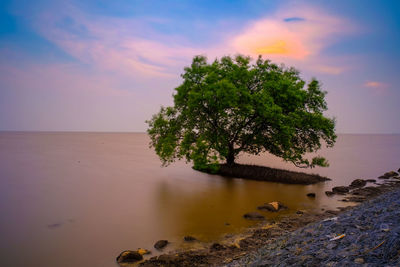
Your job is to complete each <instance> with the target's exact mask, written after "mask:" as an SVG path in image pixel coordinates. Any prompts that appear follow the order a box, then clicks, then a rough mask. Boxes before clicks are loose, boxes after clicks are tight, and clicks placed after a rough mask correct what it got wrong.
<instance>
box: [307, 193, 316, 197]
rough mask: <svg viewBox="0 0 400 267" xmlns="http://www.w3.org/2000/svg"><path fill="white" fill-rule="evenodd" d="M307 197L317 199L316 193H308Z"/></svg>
mask: <svg viewBox="0 0 400 267" xmlns="http://www.w3.org/2000/svg"><path fill="white" fill-rule="evenodd" d="M307 196H308V197H312V198H315V193H308V194H307Z"/></svg>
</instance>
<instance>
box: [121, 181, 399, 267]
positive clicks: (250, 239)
mask: <svg viewBox="0 0 400 267" xmlns="http://www.w3.org/2000/svg"><path fill="white" fill-rule="evenodd" d="M382 177H383V178H382ZM380 178H381V179H386V180H384V182H383V183H382V184H379V185H377V186H375V187H371V186H368V187H364V186H365V184H364V185H362V186H356V187H354V186H353V187H352V186H347V187H341V188H348V190H349V191H350V192H347V193H343V192H336V194H338V195H342V196H343V197H344V198H343V201H345V202H354V203H362V202H370V200H373V199H375V198H376V197H377V196H379V195H382V194H385V193H387V192H391V191H393V190H395V191H399V192H400V179H399V177H398V176H397V177H385V176H381V177H380ZM357 180H360V179H357ZM327 194H328V192H327ZM358 207H360V206H359V205H356V206H348V207H345V208H341V209H340V210H327V211H319V212H306V211H298V212H297V213H295V214H290V215H286V216H283V217H282V218H281V219H280V220H279V221H277V222H273V223H270V224H268V223H265V222H264V223H260V224H258V225H256V226H254V227H251V228H249V229H247V230H246V231H245V232H244V233H241V234H236V235H233V236H231V237H227V238H224V239H223V240H222V241H220V242H219V243H213V244H209V245H207V247H205V248H202V249H194V250H190V249H189V250H179V251H178V250H177V251H172V252H169V253H165V254H161V255H159V256H154V257H151V258H149V259H145V260H143V261H141V262H138V263H135V265H137V266H142V267H150V266H222V265H227V264H228V265H229V264H235V262H236V261H239V262H240V260H241V259H242V260H243V259H245V258H249V257H251V255H254V254H257V251H258V250H260V249H261V248H262V247H264V246H266V245H271V244H275V243H276V242H278V241H277V240H278V239H279V238H281V237H282V236H288V235H290V234H291V233H294V232H297V231H299V230H300V229H303V227H308V226H309V225H314V224H315V223H318V222H320V223H321V222H322V221H323V220H324V219H328V218H331V217H336V216H339V215H341V214H344V213H345V212H346V211H348V210H353V209H357V208H358ZM253 260H254V259H253ZM241 264H243V263H241ZM241 264H239V265H232V266H241ZM245 265H246V264H245ZM120 266H133V265H132V263H130V264H129V265H126V263H120ZM229 266H231V265H229Z"/></svg>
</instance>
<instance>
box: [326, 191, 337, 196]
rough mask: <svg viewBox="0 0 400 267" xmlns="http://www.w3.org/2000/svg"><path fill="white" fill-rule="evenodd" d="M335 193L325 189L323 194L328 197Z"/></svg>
mask: <svg viewBox="0 0 400 267" xmlns="http://www.w3.org/2000/svg"><path fill="white" fill-rule="evenodd" d="M334 194H335V193H333V192H332V191H325V195H327V196H328V197H330V196H333V195H334Z"/></svg>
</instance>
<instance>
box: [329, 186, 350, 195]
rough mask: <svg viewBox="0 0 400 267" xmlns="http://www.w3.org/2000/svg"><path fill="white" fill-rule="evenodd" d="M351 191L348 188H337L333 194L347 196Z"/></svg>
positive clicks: (333, 189)
mask: <svg viewBox="0 0 400 267" xmlns="http://www.w3.org/2000/svg"><path fill="white" fill-rule="evenodd" d="M349 191H350V190H349V188H348V187H346V186H336V187H334V188H332V192H333V193H335V194H345V193H348V192H349Z"/></svg>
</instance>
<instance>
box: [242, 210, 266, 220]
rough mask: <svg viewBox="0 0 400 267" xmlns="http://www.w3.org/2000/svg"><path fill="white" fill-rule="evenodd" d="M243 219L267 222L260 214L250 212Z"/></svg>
mask: <svg viewBox="0 0 400 267" xmlns="http://www.w3.org/2000/svg"><path fill="white" fill-rule="evenodd" d="M243 217H244V218H245V219H248V220H265V217H264V216H263V215H261V214H260V213H258V212H248V213H246V214H244V215H243Z"/></svg>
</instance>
